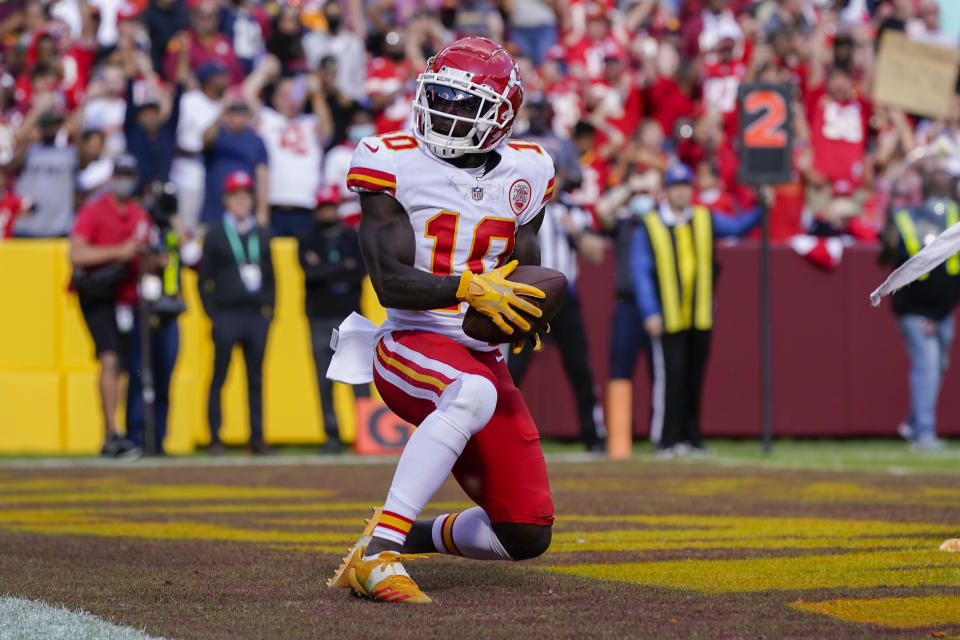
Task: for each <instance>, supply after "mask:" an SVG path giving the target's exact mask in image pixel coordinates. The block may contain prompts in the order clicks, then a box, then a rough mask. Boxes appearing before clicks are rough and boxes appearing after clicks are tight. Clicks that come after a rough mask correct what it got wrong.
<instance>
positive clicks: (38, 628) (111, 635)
mask: <svg viewBox="0 0 960 640" xmlns="http://www.w3.org/2000/svg"><path fill="white" fill-rule="evenodd" d="M0 638H2V639H3V640H34V639H35V638H43V639H44V640H163V639H162V638H159V637H158V636H151V635H147V634H146V633H145V632H144V631H138V630H137V629H134V628H133V627H121V626H119V625H116V624H113V623H111V622H107V621H106V620H103V619H102V618H98V617H97V616H95V615H93V614H92V613H87V612H86V611H83V610H80V611H71V610H69V609H67V608H66V607H64V606H63V605H59V606H56V607H54V606H51V605H49V604H46V603H45V602H40V601H39V600H27V599H25V598H14V597H9V596H7V597H2V598H0Z"/></svg>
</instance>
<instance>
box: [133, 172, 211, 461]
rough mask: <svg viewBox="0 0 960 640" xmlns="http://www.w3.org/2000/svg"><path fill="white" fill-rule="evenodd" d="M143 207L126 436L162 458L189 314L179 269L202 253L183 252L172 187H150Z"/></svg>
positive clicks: (153, 184) (187, 248) (186, 247)
mask: <svg viewBox="0 0 960 640" xmlns="http://www.w3.org/2000/svg"><path fill="white" fill-rule="evenodd" d="M143 203H144V207H145V208H146V210H147V211H148V212H149V214H150V218H151V221H152V223H153V224H152V226H151V229H150V233H149V236H148V242H147V245H146V247H145V250H144V255H143V257H142V258H141V260H140V269H139V272H140V278H139V294H140V296H139V304H138V312H137V314H136V316H135V320H134V325H133V340H132V342H131V349H130V358H129V367H128V373H129V376H130V377H129V384H128V386H127V436H128V437H129V438H130V440H131V441H132V442H133V443H134V445H136V446H137V447H139V448H143V449H144V450H145V451H146V452H147V453H150V454H154V453H155V454H159V455H164V450H163V439H164V437H165V436H166V433H167V414H168V413H169V410H170V378H171V376H172V375H173V367H174V365H175V364H176V362H177V352H178V351H179V348H180V331H179V328H178V326H177V316H179V315H180V314H181V313H182V312H183V311H185V310H186V305H185V304H184V302H183V291H182V289H181V284H180V267H181V265H184V264H185V265H187V266H191V265H193V264H195V263H196V261H197V259H198V258H199V254H200V250H199V248H198V247H197V245H196V244H195V243H188V244H185V245H184V246H183V247H182V249H181V237H182V235H183V234H182V233H181V229H180V228H179V227H180V225H179V222H178V220H177V217H176V214H177V192H176V187H175V186H174V185H173V183H171V182H161V181H153V182H151V183H150V184H149V185H148V186H147V189H146V193H145V195H144V201H143ZM148 425H149V426H150V427H151V428H148Z"/></svg>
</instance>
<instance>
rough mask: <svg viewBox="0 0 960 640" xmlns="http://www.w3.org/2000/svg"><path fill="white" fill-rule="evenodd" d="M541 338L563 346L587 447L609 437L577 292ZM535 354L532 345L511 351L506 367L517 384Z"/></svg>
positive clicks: (564, 305)
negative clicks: (598, 401) (590, 359)
mask: <svg viewBox="0 0 960 640" xmlns="http://www.w3.org/2000/svg"><path fill="white" fill-rule="evenodd" d="M541 338H543V339H545V340H547V341H549V340H552V341H553V342H556V344H557V347H559V348H560V356H561V358H562V359H563V368H564V369H565V370H566V372H567V377H568V378H569V379H570V384H571V385H572V386H573V393H574V398H575V400H576V402H577V415H578V416H579V418H580V437H581V438H582V439H583V442H584V443H585V444H586V445H587V447H591V446H594V445H599V444H600V443H602V442H604V441H605V440H606V436H607V433H606V429H604V426H603V421H602V419H600V418H599V417H600V407H599V405H598V404H597V396H596V390H595V389H594V386H593V372H592V371H591V370H590V361H589V359H588V354H587V331H586V329H585V328H584V326H583V316H582V314H581V313H580V299H579V298H578V297H577V294H576V293H575V292H573V291H570V292H569V293H567V298H566V300H564V302H563V305H562V306H561V307H560V310H559V311H558V312H557V315H556V316H555V317H554V318H553V320H551V321H550V333H548V334H546V335H545V336H541ZM532 355H533V350H532V349H530V348H529V347H528V348H525V349H524V350H523V351H522V352H520V353H519V354H515V355H514V354H511V355H510V358H509V360H508V362H507V367H508V368H509V369H510V375H511V376H513V381H514V383H515V384H516V385H517V386H518V387H519V386H520V382H521V381H522V380H523V376H524V374H526V372H527V367H528V366H529V365H530V358H531V356H532Z"/></svg>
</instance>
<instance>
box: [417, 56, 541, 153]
mask: <svg viewBox="0 0 960 640" xmlns="http://www.w3.org/2000/svg"><path fill="white" fill-rule="evenodd" d="M521 102H523V87H522V86H521V85H520V70H519V68H518V67H517V63H516V62H514V60H513V58H512V57H510V54H509V53H507V50H506V49H504V48H503V47H501V46H500V45H498V44H497V43H496V42H494V41H492V40H488V39H487V38H461V39H460V40H457V41H456V42H454V43H453V44H451V45H450V46H448V47H446V48H445V49H444V50H443V51H441V52H440V53H438V54H437V55H435V56H434V57H432V58H430V60H429V62H427V68H426V70H425V71H424V72H423V73H421V74H420V75H419V76H417V95H416V97H415V98H414V100H413V119H414V127H413V133H414V135H415V136H416V137H417V139H418V140H420V141H421V142H422V143H424V144H425V145H426V146H427V148H428V149H430V151H431V152H433V154H434V155H436V156H438V157H440V158H455V157H457V156H461V155H463V154H465V153H485V152H487V151H489V150H491V149H493V148H494V147H496V146H497V145H498V144H499V143H500V141H501V140H503V139H504V138H506V137H507V136H509V135H510V131H511V129H513V121H514V119H516V116H517V111H518V110H519V109H520V103H521Z"/></svg>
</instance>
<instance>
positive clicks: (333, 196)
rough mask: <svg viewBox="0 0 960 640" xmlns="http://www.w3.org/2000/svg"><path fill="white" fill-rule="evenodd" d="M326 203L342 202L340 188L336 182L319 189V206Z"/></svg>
mask: <svg viewBox="0 0 960 640" xmlns="http://www.w3.org/2000/svg"><path fill="white" fill-rule="evenodd" d="M325 204H340V189H338V188H337V185H335V184H328V185H326V186H323V187H320V188H319V189H317V206H318V207H319V206H321V205H325Z"/></svg>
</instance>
